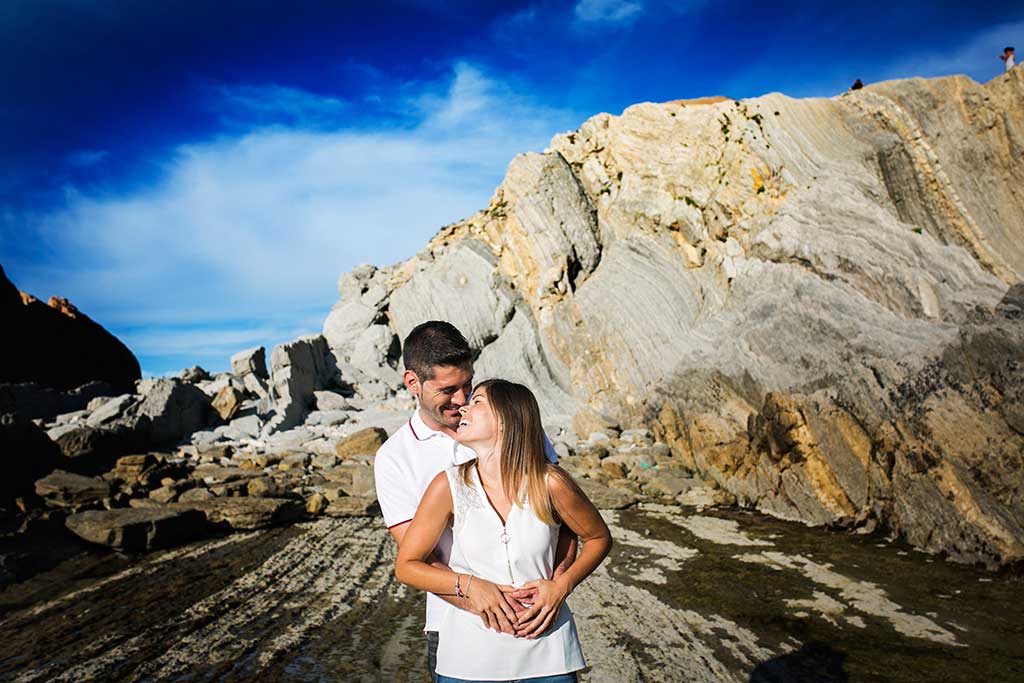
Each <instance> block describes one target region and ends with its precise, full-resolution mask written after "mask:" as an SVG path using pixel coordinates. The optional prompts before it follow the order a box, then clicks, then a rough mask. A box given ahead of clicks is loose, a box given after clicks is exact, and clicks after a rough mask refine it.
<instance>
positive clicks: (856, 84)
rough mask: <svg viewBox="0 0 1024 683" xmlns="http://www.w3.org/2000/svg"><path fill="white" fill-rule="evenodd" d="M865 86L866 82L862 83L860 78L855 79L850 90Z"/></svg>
mask: <svg viewBox="0 0 1024 683" xmlns="http://www.w3.org/2000/svg"><path fill="white" fill-rule="evenodd" d="M863 87H864V84H863V83H861V80H860V79H859V78H858V79H857V80H855V81H854V82H853V85H851V86H850V90H860V89H861V88H863Z"/></svg>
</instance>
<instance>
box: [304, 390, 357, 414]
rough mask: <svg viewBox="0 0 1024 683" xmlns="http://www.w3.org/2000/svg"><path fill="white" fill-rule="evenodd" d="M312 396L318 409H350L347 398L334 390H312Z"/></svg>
mask: <svg viewBox="0 0 1024 683" xmlns="http://www.w3.org/2000/svg"><path fill="white" fill-rule="evenodd" d="M313 398H314V400H315V403H316V409H317V410H319V411H324V412H326V411H335V410H350V409H351V407H352V406H351V405H349V402H348V400H347V399H346V398H345V397H344V396H342V395H341V394H339V393H337V392H334V391H314V392H313Z"/></svg>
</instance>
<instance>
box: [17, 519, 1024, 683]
mask: <svg viewBox="0 0 1024 683" xmlns="http://www.w3.org/2000/svg"><path fill="white" fill-rule="evenodd" d="M605 515H606V519H607V520H608V522H609V524H610V526H611V528H612V533H613V535H614V536H615V539H616V547H615V549H614V550H613V552H612V555H611V556H610V558H609V559H608V561H606V563H605V564H604V565H603V566H602V567H601V568H600V569H599V570H598V571H597V572H596V573H595V574H594V575H593V576H592V577H591V578H590V579H589V580H588V581H587V582H585V583H584V584H583V585H582V586H580V587H579V588H578V589H577V590H576V592H575V593H574V594H573V595H572V596H571V597H570V599H569V602H570V605H571V607H572V609H573V612H574V614H575V617H576V622H577V625H578V628H579V632H580V637H581V639H582V642H583V649H584V653H585V655H586V657H587V662H588V668H587V670H586V671H585V672H584V673H583V675H582V676H581V680H583V681H588V682H598V681H600V682H607V683H624V682H630V681H653V682H662V681H664V682H666V683H669V682H672V683H675V682H677V681H680V680H686V681H708V682H711V681H737V682H746V681H847V680H851V681H891V680H896V679H902V680H943V681H976V680H991V681H1015V680H1019V679H1020V674H1021V664H1020V662H1021V661H1024V660H1022V658H1024V645H1022V643H1024V638H1022V637H1021V636H1022V635H1024V627H1022V626H1021V624H1020V622H1019V618H1018V617H1019V614H1018V612H1017V610H1016V607H1015V605H1018V604H1019V603H1020V600H1021V599H1022V598H1024V587H1022V584H1021V581H1020V579H1019V578H1013V577H1007V576H993V575H991V574H989V573H987V572H983V571H980V570H974V569H970V568H966V567H962V566H957V565H951V564H947V563H942V562H940V561H937V560H933V559H932V558H929V557H927V556H925V555H923V554H921V553H919V552H915V551H912V550H910V549H909V548H906V547H904V546H901V545H899V544H892V543H889V542H887V541H884V540H882V539H879V538H878V537H874V536H854V535H848V534H836V533H829V532H825V531H822V530H820V529H810V528H806V527H804V526H802V525H797V524H786V523H783V522H779V521H776V520H772V519H770V518H766V517H763V516H761V515H758V514H753V513H743V512H739V511H732V512H730V511H716V512H712V513H708V512H705V513H696V512H694V511H693V510H689V511H687V510H682V509H679V508H676V507H674V506H671V507H665V506H658V505H646V506H644V507H642V508H638V509H631V510H624V511H617V512H606V513H605ZM0 547H3V546H0ZM11 550H12V549H11V548H10V547H4V551H5V553H7V554H6V555H5V557H10V556H11V555H12V553H11ZM394 557H395V546H394V543H393V541H392V540H391V538H390V536H389V535H388V534H387V532H386V531H385V530H384V529H383V526H382V524H381V521H380V519H377V518H372V519H357V518H347V519H330V518H321V519H318V520H315V521H307V522H301V523H299V524H295V525H291V526H283V527H274V528H271V529H266V530H261V531H258V532H242V533H236V534H232V535H230V536H225V537H219V538H211V539H208V540H205V541H202V542H200V543H193V544H191V545H186V546H182V547H179V548H174V549H171V550H165V551H158V552H155V553H150V554H148V555H145V556H136V557H132V556H124V555H119V554H116V553H111V552H105V551H102V550H87V551H81V550H78V551H77V552H76V553H75V554H73V555H71V556H68V557H65V558H62V559H60V560H59V561H56V562H54V563H53V564H52V566H50V567H49V568H44V569H43V570H41V571H39V572H38V573H36V574H34V575H32V576H30V577H25V578H21V579H20V580H17V581H8V582H7V583H6V584H5V585H4V586H3V588H0V628H2V629H3V632H4V634H5V637H4V638H3V639H0V678H2V679H3V680H11V681H19V682H21V683H28V682H30V681H77V680H105V681H139V680H147V681H172V680H180V679H181V678H182V677H183V676H187V677H188V678H189V680H193V681H214V680H219V681H244V680H253V679H256V678H260V679H263V680H275V681H296V682H298V681H310V682H312V681H322V680H345V681H380V680H387V681H410V682H411V681H416V682H417V683H418V682H419V681H422V676H423V674H422V671H423V667H424V665H425V657H424V651H423V640H422V635H421V633H420V628H421V619H422V606H423V602H422V601H423V598H422V595H420V594H417V593H415V592H414V591H409V590H407V589H405V588H403V587H402V586H401V585H400V584H397V583H396V582H395V581H394V578H393V565H394ZM125 606H130V609H124V608H125Z"/></svg>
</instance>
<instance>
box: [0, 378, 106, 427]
mask: <svg viewBox="0 0 1024 683" xmlns="http://www.w3.org/2000/svg"><path fill="white" fill-rule="evenodd" d="M116 393H117V392H116V391H115V390H114V387H113V386H111V385H110V384H109V383H108V382H97V381H94V382H89V383H87V384H83V385H82V386H80V387H78V388H76V389H72V390H71V391H58V390H56V389H52V388H50V387H48V386H43V385H41V384H38V383H36V382H24V383H20V384H0V412H12V413H16V414H18V415H21V416H22V417H27V418H31V419H42V420H46V421H47V422H50V421H53V420H55V419H57V417H58V416H60V415H66V414H68V413H76V412H78V411H81V410H86V409H90V410H91V406H92V402H93V401H97V400H102V398H101V397H107V396H113V395H114V394H116Z"/></svg>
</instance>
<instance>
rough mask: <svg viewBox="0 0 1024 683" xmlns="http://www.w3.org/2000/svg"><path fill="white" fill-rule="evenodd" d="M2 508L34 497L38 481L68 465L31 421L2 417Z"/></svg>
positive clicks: (0, 503) (14, 416)
mask: <svg viewBox="0 0 1024 683" xmlns="http://www.w3.org/2000/svg"><path fill="white" fill-rule="evenodd" d="M0 464H2V466H3V473H4V474H3V477H2V478H0V507H3V508H8V509H10V508H11V507H12V505H13V501H14V499H15V498H19V497H22V496H26V495H31V494H32V492H33V490H34V487H35V482H36V480H37V479H39V478H41V477H43V476H46V475H47V474H49V473H50V472H53V471H54V470H55V469H57V468H63V467H66V466H67V462H66V459H65V458H64V456H63V454H62V453H61V451H60V447H58V446H57V444H55V443H54V442H53V441H51V440H50V438H49V437H48V436H47V435H46V433H45V432H44V431H43V430H41V429H40V428H39V427H38V426H36V424H35V423H34V422H32V421H31V420H29V419H28V418H25V417H21V416H19V415H14V414H12V413H3V414H0Z"/></svg>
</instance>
